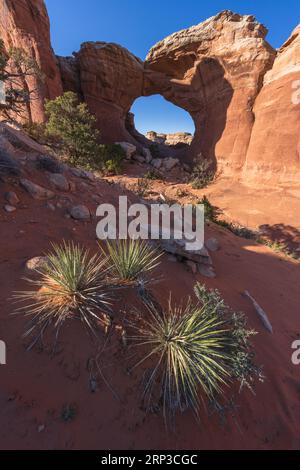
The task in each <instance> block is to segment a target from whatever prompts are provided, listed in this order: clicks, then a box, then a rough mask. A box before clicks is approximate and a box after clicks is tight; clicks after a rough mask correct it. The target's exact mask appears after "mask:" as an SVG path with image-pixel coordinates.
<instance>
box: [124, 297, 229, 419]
mask: <svg viewBox="0 0 300 470" xmlns="http://www.w3.org/2000/svg"><path fill="white" fill-rule="evenodd" d="M146 307H147V310H148V312H149V317H148V318H145V316H144V315H143V316H141V317H140V318H139V321H138V322H136V321H131V322H130V325H131V327H132V328H133V330H135V334H133V335H132V336H131V340H132V341H133V344H135V345H136V346H139V347H141V348H143V350H145V351H146V353H145V355H144V357H143V358H142V359H141V360H140V361H139V362H138V364H136V366H135V367H137V366H138V365H141V364H142V363H144V362H146V363H148V361H151V359H152V360H154V361H155V366H154V368H153V369H152V370H151V374H150V377H149V379H148V380H147V382H146V385H145V389H144V393H145V397H147V396H148V399H149V400H150V399H151V396H152V395H153V393H154V391H155V388H156V386H157V385H158V386H159V388H160V390H161V395H162V401H163V410H164V416H165V419H166V420H167V415H168V413H169V412H171V413H174V412H175V411H176V410H180V411H184V410H185V409H186V408H187V407H191V408H192V409H193V411H194V412H195V414H196V415H198V410H199V405H200V397H201V395H200V397H199V389H201V390H202V392H204V394H205V395H207V396H208V397H209V398H210V399H212V397H213V396H214V395H215V394H219V393H221V392H222V389H223V388H224V386H226V385H228V383H229V382H230V363H231V356H230V348H231V343H232V338H231V335H230V332H229V330H228V327H227V325H226V322H225V321H224V320H222V319H220V317H219V315H218V313H217V312H215V313H214V314H213V313H212V312H211V314H210V317H209V318H207V317H206V316H205V309H204V308H203V307H201V306H200V305H199V304H198V305H192V303H191V301H188V303H187V304H186V306H185V307H182V306H181V307H177V306H172V304H171V300H170V301H169V307H168V310H167V311H163V312H162V311H161V310H160V309H157V307H156V306H154V305H152V304H146Z"/></svg>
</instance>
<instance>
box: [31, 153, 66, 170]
mask: <svg viewBox="0 0 300 470" xmlns="http://www.w3.org/2000/svg"><path fill="white" fill-rule="evenodd" d="M37 167H38V168H39V169H41V170H46V171H49V173H61V172H62V165H61V164H60V163H59V162H58V161H57V160H56V159H55V158H54V157H51V156H50V155H39V156H38V157H37Z"/></svg>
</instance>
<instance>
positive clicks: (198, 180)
mask: <svg viewBox="0 0 300 470" xmlns="http://www.w3.org/2000/svg"><path fill="white" fill-rule="evenodd" d="M210 167H211V163H210V162H209V161H207V160H202V161H200V162H196V163H195V165H194V167H193V170H192V173H191V177H190V182H191V185H192V188H193V189H203V188H206V186H208V185H209V184H210V183H212V182H213V180H214V173H213V171H211V170H210Z"/></svg>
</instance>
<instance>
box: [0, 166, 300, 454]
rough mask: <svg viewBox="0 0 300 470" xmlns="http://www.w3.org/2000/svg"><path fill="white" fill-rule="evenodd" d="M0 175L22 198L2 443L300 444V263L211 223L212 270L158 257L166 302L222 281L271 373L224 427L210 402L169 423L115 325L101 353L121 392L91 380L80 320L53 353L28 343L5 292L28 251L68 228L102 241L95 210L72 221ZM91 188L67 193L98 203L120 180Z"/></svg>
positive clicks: (0, 378)
mask: <svg viewBox="0 0 300 470" xmlns="http://www.w3.org/2000/svg"><path fill="white" fill-rule="evenodd" d="M28 177H30V179H32V181H34V182H37V183H40V184H44V185H46V179H45V177H44V176H43V175H42V173H38V172H35V173H34V174H33V173H32V172H30V175H28ZM73 179H74V181H75V180H76V181H77V182H78V179H77V178H73ZM0 185H1V186H0V187H1V193H2V194H4V193H5V192H6V191H7V190H11V189H14V190H15V191H16V192H17V193H18V194H19V196H20V199H21V202H22V204H23V205H24V206H23V208H20V209H18V210H17V211H16V212H15V213H12V214H6V213H5V212H4V211H2V210H1V212H0V225H1V242H0V243H1V248H0V257H1V259H0V261H1V262H0V280H1V282H0V305H1V309H0V338H1V339H2V340H4V341H5V342H6V344H7V365H6V366H0V382H1V387H0V422H1V427H0V448H1V449H17V448H18V449H19V448H20V449H299V448H300V385H299V374H300V366H298V367H297V366H294V365H293V364H292V362H291V354H292V349H291V344H292V341H293V340H295V339H297V338H299V337H300V322H299V306H300V290H299V272H300V267H299V264H297V263H296V262H293V261H290V260H288V259H284V258H283V257H282V256H280V255H277V254H275V253H274V252H272V251H271V250H270V249H268V248H266V247H263V246H258V245H256V244H255V243H254V242H252V241H248V240H245V239H242V238H237V237H236V236H234V235H232V234H231V233H229V232H227V231H225V230H223V229H221V228H218V227H208V228H207V233H206V237H208V236H212V235H213V236H215V237H217V238H218V239H219V241H220V246H221V250H220V251H218V252H217V253H215V254H213V255H212V257H213V262H214V265H215V269H216V273H217V278H216V279H213V280H207V279H205V278H203V277H201V276H200V275H193V274H192V273H189V272H187V271H186V269H185V267H184V265H182V264H180V263H174V262H172V261H170V260H168V257H167V256H165V257H164V260H163V263H162V265H161V267H160V268H159V273H160V274H161V275H162V277H163V280H162V282H161V283H159V284H157V285H155V286H154V287H153V291H154V292H155V294H156V295H157V297H158V298H159V299H160V301H161V302H162V303H163V304H165V303H166V301H167V297H168V296H167V295H166V293H167V292H169V291H172V294H173V297H174V299H175V300H178V301H179V300H181V299H182V298H184V297H187V296H188V295H191V294H192V289H193V286H194V284H195V282H196V281H197V280H199V281H200V282H205V284H206V285H207V286H208V287H217V288H218V289H219V290H220V292H221V293H222V295H223V296H224V298H225V300H226V302H227V303H228V304H229V305H230V306H231V307H233V308H234V309H238V310H241V311H243V312H245V313H246V315H247V316H248V319H249V325H250V326H251V327H253V328H255V329H256V330H257V331H258V332H259V334H258V335H257V336H256V337H255V338H254V340H253V342H254V345H255V349H256V351H257V358H256V362H257V363H258V364H263V365H264V374H265V376H266V380H265V382H264V383H258V384H257V387H256V395H253V394H252V393H251V392H250V391H249V390H246V389H245V390H243V391H242V393H241V394H240V395H239V394H237V395H236V396H235V403H236V405H237V411H236V416H235V418H232V417H231V416H230V415H229V416H228V420H227V423H226V424H225V425H224V426H222V425H220V423H219V419H218V417H217V416H213V417H208V415H207V413H206V411H205V410H204V409H203V412H202V421H201V423H200V425H198V424H197V423H196V422H195V420H194V418H193V416H192V414H191V412H186V413H184V414H183V415H180V416H178V418H177V421H176V430H175V432H166V429H165V426H164V422H163V418H162V416H160V415H156V414H148V415H146V413H145V412H144V411H143V410H142V409H141V407H140V404H141V401H140V389H139V378H140V374H139V371H138V370H135V371H134V373H133V374H132V376H129V375H128V373H127V367H128V364H129V363H128V360H127V359H126V354H124V350H123V349H122V345H121V342H120V340H119V338H118V337H117V335H115V336H113V337H112V339H111V342H110V343H109V344H108V345H107V348H106V350H105V353H104V354H103V357H102V360H101V364H102V368H103V373H104V375H105V377H106V379H107V380H108V381H109V384H110V387H111V388H112V389H113V390H114V391H115V393H116V394H117V396H118V398H116V397H115V396H114V395H113V393H112V391H111V389H110V387H108V386H107V385H106V384H105V382H104V381H103V380H100V382H99V390H98V391H97V392H96V393H94V394H92V393H91V392H90V391H89V379H90V373H89V370H88V367H87V365H88V360H89V358H91V357H92V356H93V355H94V354H95V350H94V348H93V344H92V343H91V341H90V339H89V338H88V336H87V334H86V332H85V331H84V330H83V329H82V326H81V324H79V322H76V321H74V322H70V323H69V324H68V325H67V326H66V327H65V328H64V330H63V332H62V334H61V337H60V342H59V347H58V351H57V353H56V355H55V356H54V357H52V356H51V354H50V352H49V348H47V347H46V348H45V350H43V351H42V350H40V349H38V348H36V349H34V350H32V351H30V352H26V351H25V347H24V341H23V339H22V337H21V336H22V332H23V329H24V324H25V320H24V318H23V317H22V316H17V317H15V316H10V313H11V312H12V310H13V308H14V306H13V305H12V303H11V302H10V301H8V298H9V297H10V295H11V293H12V292H13V291H14V290H20V289H23V288H25V286H26V285H27V284H26V283H25V282H24V281H23V280H22V277H23V276H24V275H25V270H24V262H25V261H26V260H27V259H29V258H32V257H33V256H37V255H40V254H42V253H43V252H44V251H45V250H48V249H49V245H50V242H53V241H55V242H60V241H61V239H62V238H64V239H74V240H76V241H80V242H82V244H84V245H85V246H89V247H91V249H92V250H97V244H96V236H95V229H96V219H94V220H93V221H92V222H89V223H82V222H75V221H73V220H71V219H67V218H65V217H64V215H63V214H64V211H63V210H59V209H57V210H56V211H55V212H53V211H51V210H50V209H46V208H45V202H42V201H35V200H33V199H32V198H31V197H30V196H28V195H27V194H25V192H24V191H23V190H21V189H20V188H19V187H18V186H16V187H14V186H13V185H11V184H3V183H0ZM89 187H90V189H86V191H85V192H82V191H77V192H76V193H72V194H71V197H72V199H73V201H74V202H76V201H77V202H78V203H85V204H87V205H88V206H89V207H90V209H91V210H92V211H93V213H95V208H96V203H95V202H91V201H92V199H91V194H95V193H99V195H100V198H101V202H111V201H112V200H114V201H115V202H116V200H117V197H118V194H119V191H120V190H119V188H118V186H116V185H108V184H107V183H105V182H99V183H97V184H96V185H94V184H93V183H90V184H89ZM132 199H133V200H134V199H135V197H134V196H132ZM246 289H247V290H248V291H249V292H250V293H251V294H252V296H254V297H255V299H256V300H257V301H258V302H259V303H260V304H261V306H262V307H263V308H264V310H265V311H266V312H267V314H268V316H269V318H270V321H271V323H272V325H273V329H274V334H273V335H272V334H270V333H268V332H267V331H266V330H265V329H264V327H263V326H262V324H261V322H260V321H259V319H258V317H257V315H256V313H255V311H254V309H253V307H252V305H251V304H250V303H249V300H247V299H246V298H244V297H243V296H242V295H241V293H242V292H243V291H244V290H246ZM122 295H123V296H124V300H122V304H124V305H128V304H129V302H128V301H129V299H130V296H129V297H128V298H127V297H126V294H125V293H124V294H122ZM126 299H127V301H126ZM116 308H117V306H116ZM119 314H121V313H120V312H119ZM230 393H231V392H230ZM232 393H233V392H232ZM229 396H230V394H229ZM64 404H73V405H74V407H75V409H76V415H75V418H74V420H72V421H71V422H67V423H66V422H63V421H62V420H61V417H60V415H61V410H62V407H63V406H64Z"/></svg>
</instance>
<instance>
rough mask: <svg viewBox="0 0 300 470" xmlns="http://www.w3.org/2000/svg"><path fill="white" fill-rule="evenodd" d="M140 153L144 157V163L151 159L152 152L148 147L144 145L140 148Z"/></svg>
mask: <svg viewBox="0 0 300 470" xmlns="http://www.w3.org/2000/svg"><path fill="white" fill-rule="evenodd" d="M142 155H143V157H144V158H145V161H146V163H150V162H151V160H152V154H151V151H150V150H149V149H147V148H146V147H144V148H143V149H142Z"/></svg>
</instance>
